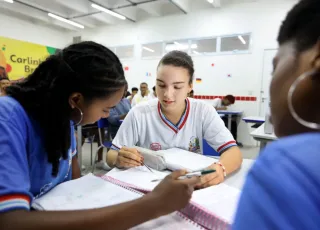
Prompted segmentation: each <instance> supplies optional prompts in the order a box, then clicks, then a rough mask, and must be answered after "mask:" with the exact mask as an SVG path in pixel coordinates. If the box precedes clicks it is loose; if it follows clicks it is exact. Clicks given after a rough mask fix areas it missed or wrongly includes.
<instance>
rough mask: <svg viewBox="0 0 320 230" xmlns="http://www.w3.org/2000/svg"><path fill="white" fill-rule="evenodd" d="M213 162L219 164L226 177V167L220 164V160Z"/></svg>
mask: <svg viewBox="0 0 320 230" xmlns="http://www.w3.org/2000/svg"><path fill="white" fill-rule="evenodd" d="M215 164H217V165H219V166H220V167H221V168H222V170H223V175H224V177H226V176H227V172H226V168H225V167H224V166H223V164H221V162H220V161H218V162H216V163H215Z"/></svg>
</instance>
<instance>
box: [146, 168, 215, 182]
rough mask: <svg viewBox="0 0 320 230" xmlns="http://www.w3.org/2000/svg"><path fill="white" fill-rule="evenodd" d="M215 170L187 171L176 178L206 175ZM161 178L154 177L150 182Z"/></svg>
mask: <svg viewBox="0 0 320 230" xmlns="http://www.w3.org/2000/svg"><path fill="white" fill-rule="evenodd" d="M215 171H216V170H215V169H210V170H203V171H198V172H191V173H187V174H186V175H184V176H180V177H179V178H178V180H183V179H186V178H191V177H194V176H203V175H206V174H209V173H214V172H215ZM161 180H163V178H161V179H154V180H152V181H151V182H157V181H161Z"/></svg>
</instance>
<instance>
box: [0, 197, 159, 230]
mask: <svg viewBox="0 0 320 230" xmlns="http://www.w3.org/2000/svg"><path fill="white" fill-rule="evenodd" d="M157 206H158V205H157V204H155V202H154V200H153V199H152V198H151V196H150V195H146V196H144V197H142V198H140V199H137V200H134V201H130V202H127V203H123V204H119V205H115V206H110V207H107V208H100V209H92V210H81V211H32V212H28V211H12V212H8V213H4V214H0V229H2V230H9V229H10V230H12V229H19V230H27V229H34V230H43V229H46V230H57V229H59V230H82V229H83V230H87V229H97V230H99V229H104V230H106V229H112V230H122V229H128V228H131V227H133V226H136V225H139V224H141V223H143V222H146V221H148V220H151V219H154V218H157V217H159V216H160V215H161V213H160V212H159V211H158V207H157ZM17 219H18V221H17Z"/></svg>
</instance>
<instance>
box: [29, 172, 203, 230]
mask: <svg viewBox="0 0 320 230" xmlns="http://www.w3.org/2000/svg"><path fill="white" fill-rule="evenodd" d="M141 196H143V194H142V193H140V192H138V191H135V190H132V189H130V188H129V187H122V186H119V185H116V184H113V183H112V182H110V181H109V182H108V181H105V180H102V179H101V178H98V177H96V176H94V175H92V174H88V175H86V176H84V177H81V178H80V179H77V180H73V181H69V182H65V183H62V184H60V185H58V186H57V187H55V188H54V189H52V190H51V191H50V192H48V193H47V194H46V195H44V196H42V197H41V198H38V199H36V200H34V201H33V203H32V207H33V208H35V209H37V210H52V211H57V210H80V209H92V208H101V207H106V206H111V205H115V204H119V203H123V202H127V201H130V200H134V199H138V198H140V197H141ZM107 224H108V223H106V225H107ZM132 229H134V230H147V229H159V230H160V229H169V230H177V229H182V230H187V229H191V230H196V229H203V228H202V227H201V226H200V225H198V224H196V223H195V222H194V221H192V220H190V219H189V218H188V217H186V216H185V215H183V214H182V213H180V212H173V213H171V214H169V215H166V216H162V217H159V218H157V219H154V220H150V221H148V222H145V223H143V224H140V225H138V226H136V227H133V228H132Z"/></svg>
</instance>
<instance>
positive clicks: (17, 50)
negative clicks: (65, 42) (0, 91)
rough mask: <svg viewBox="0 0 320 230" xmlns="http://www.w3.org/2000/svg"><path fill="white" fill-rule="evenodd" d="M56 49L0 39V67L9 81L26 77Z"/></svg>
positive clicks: (9, 39)
mask: <svg viewBox="0 0 320 230" xmlns="http://www.w3.org/2000/svg"><path fill="white" fill-rule="evenodd" d="M56 51H57V49H56V48H53V47H49V46H43V45H38V44H34V43H30V42H24V41H19V40H15V39H11V38H5V37H0V67H2V68H1V69H5V71H6V72H7V75H8V77H9V78H10V80H18V79H21V78H24V77H27V76H28V75H29V74H31V73H32V72H33V71H34V70H35V68H36V67H37V66H38V65H39V64H40V63H41V62H42V61H44V60H45V59H46V58H47V57H48V56H49V55H51V54H54V53H55V52H56Z"/></svg>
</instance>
